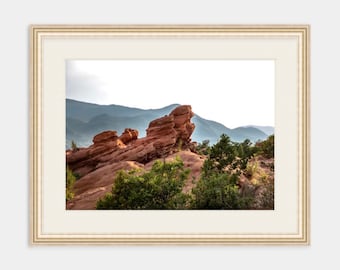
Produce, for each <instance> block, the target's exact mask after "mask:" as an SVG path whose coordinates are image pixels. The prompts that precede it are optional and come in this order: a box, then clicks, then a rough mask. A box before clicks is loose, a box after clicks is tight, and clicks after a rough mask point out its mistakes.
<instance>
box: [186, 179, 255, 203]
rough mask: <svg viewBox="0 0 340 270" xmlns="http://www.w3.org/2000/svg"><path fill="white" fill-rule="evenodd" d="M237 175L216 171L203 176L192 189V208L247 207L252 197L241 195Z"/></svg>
mask: <svg viewBox="0 0 340 270" xmlns="http://www.w3.org/2000/svg"><path fill="white" fill-rule="evenodd" d="M237 182H238V176H237V175H235V174H232V175H229V174H226V173H216V174H210V175H206V176H203V177H202V178H201V179H200V181H199V182H198V183H197V186H196V187H195V188H194V189H193V190H192V193H193V196H194V198H193V201H192V208H193V209H248V208H249V207H250V205H251V202H252V198H251V197H248V196H242V195H241V194H240V192H239V187H238V185H237Z"/></svg>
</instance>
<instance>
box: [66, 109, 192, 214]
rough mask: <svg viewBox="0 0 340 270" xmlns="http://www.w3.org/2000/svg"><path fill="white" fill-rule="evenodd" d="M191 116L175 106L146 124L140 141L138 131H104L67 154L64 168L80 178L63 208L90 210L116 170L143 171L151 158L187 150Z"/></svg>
mask: <svg viewBox="0 0 340 270" xmlns="http://www.w3.org/2000/svg"><path fill="white" fill-rule="evenodd" d="M193 116H194V114H193V112H192V110H191V106H189V105H183V106H179V107H177V108H175V109H174V110H173V111H172V112H171V113H170V115H166V116H164V117H161V118H158V119H156V120H153V121H152V122H150V124H149V127H148V128H147V130H146V134H147V135H146V137H144V138H140V139H138V131H137V130H134V129H130V128H126V129H125V130H124V132H123V133H122V134H121V136H119V137H118V136H117V132H116V131H104V132H102V133H100V134H97V135H96V136H95V137H94V138H93V144H92V145H91V146H90V147H88V148H80V149H79V150H78V151H75V152H73V151H67V152H66V163H67V165H68V166H69V168H70V169H71V170H72V171H73V172H75V173H77V174H78V175H80V179H79V180H77V182H76V184H75V187H74V188H75V195H76V196H75V199H74V200H73V201H72V202H69V203H68V205H67V208H68V209H94V207H95V203H96V201H97V200H98V199H99V198H100V197H102V196H103V195H104V194H105V193H106V192H109V191H110V189H111V187H112V184H113V179H114V175H115V173H116V171H117V170H119V169H131V168H137V167H138V168H143V167H144V166H145V165H146V164H147V163H150V162H152V161H153V160H155V159H158V158H166V157H168V156H170V155H173V154H174V153H176V152H179V151H182V150H188V151H190V145H191V144H190V142H191V139H190V137H191V134H192V133H193V131H194V128H195V125H194V124H193V123H191V118H192V117H193ZM86 194H87V195H86Z"/></svg>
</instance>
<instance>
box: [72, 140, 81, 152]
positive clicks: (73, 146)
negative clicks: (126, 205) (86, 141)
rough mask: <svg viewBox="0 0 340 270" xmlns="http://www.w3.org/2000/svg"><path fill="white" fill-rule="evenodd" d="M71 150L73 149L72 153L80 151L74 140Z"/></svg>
mask: <svg viewBox="0 0 340 270" xmlns="http://www.w3.org/2000/svg"><path fill="white" fill-rule="evenodd" d="M71 149H72V151H78V150H79V149H78V146H77V144H76V142H75V141H74V140H72V142H71Z"/></svg>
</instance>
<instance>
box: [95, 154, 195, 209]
mask: <svg viewBox="0 0 340 270" xmlns="http://www.w3.org/2000/svg"><path fill="white" fill-rule="evenodd" d="M188 175H189V170H187V169H185V168H184V164H183V162H182V160H180V159H179V158H177V159H176V160H175V161H173V162H162V161H156V162H155V163H154V164H153V166H152V169H151V170H150V171H149V172H144V173H143V172H141V171H138V170H132V171H129V172H127V171H124V170H121V171H119V172H118V173H117V175H116V178H115V181H114V185H113V187H112V191H111V193H109V194H107V195H106V196H105V197H104V198H103V199H100V200H99V201H98V202H97V209H185V208H188V202H189V198H190V195H187V194H183V193H182V188H183V186H184V183H185V181H186V180H187V178H188Z"/></svg>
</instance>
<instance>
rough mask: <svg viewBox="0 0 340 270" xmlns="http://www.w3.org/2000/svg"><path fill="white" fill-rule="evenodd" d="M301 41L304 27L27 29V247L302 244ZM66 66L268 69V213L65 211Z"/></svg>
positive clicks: (305, 233) (305, 106)
mask: <svg viewBox="0 0 340 270" xmlns="http://www.w3.org/2000/svg"><path fill="white" fill-rule="evenodd" d="M309 35H310V29H309V26H308V25H133V26H131V25H33V26H31V44H30V53H31V59H30V61H31V72H30V79H31V85H30V91H31V105H30V107H31V111H30V113H31V115H30V119H31V123H30V131H31V133H30V136H31V138H30V143H31V145H30V161H31V163H30V173H31V174H30V180H31V190H30V195H31V201H30V202H31V207H30V211H31V212H30V217H31V243H32V244H77V245H78V244H86V245H91V244H115V245H118V244H123V245H126V244H133V245H149V244H160V245H168V244H172V245H196V244H199V245H240V244H242V245H244V244H251V245H267V244H269V245H285V244H291V245H295V244H299V245H307V244H309V242H310V237H309V235H310V226H309V213H310V206H309V196H310V191H309V177H310V176H309V175H310V173H309V155H310V153H309V152H310V146H309V144H310V139H309V136H310V129H309V122H310V120H309V110H310V102H309V47H310V38H309ZM117 44H118V45H117ZM67 59H87V60H90V59H102V60H105V59H111V60H112V59H119V60H129V59H130V60H131V59H144V60H145V59H168V60H171V59H182V60H188V59H191V60H195V59H196V60H197V59H215V60H228V59H234V60H235V59H237V60H247V59H249V60H251V59H267V60H268V59H270V60H273V61H275V181H277V182H275V210H273V211H266V210H264V211H258V210H230V211H229V210H222V211H217V210H206V211H197V210H195V211H192V210H185V211H172V210H166V211H157V210H155V211H140V210H136V211H128V210H127V211H114V210H113V211H104V212H103V211H67V210H65V198H64V196H65V191H64V185H65V181H64V177H65V147H64V145H65V61H66V60H67ZM131 75H132V76H133V74H131ZM61 179H62V180H61ZM59 180H61V181H60V183H59V182H58V181H59Z"/></svg>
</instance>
